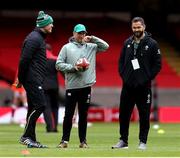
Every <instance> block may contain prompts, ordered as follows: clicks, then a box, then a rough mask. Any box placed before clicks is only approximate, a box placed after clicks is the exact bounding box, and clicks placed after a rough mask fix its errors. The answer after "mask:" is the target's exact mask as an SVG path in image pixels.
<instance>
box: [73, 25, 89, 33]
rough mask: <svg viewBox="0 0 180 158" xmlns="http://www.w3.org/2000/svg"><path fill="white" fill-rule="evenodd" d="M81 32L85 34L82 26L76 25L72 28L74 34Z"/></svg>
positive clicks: (84, 28)
mask: <svg viewBox="0 0 180 158" xmlns="http://www.w3.org/2000/svg"><path fill="white" fill-rule="evenodd" d="M82 31H84V32H87V31H86V27H85V26H84V25H83V24H77V25H76V26H75V27H74V32H82Z"/></svg>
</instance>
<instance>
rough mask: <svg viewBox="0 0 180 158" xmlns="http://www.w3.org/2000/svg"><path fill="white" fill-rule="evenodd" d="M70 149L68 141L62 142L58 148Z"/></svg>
mask: <svg viewBox="0 0 180 158" xmlns="http://www.w3.org/2000/svg"><path fill="white" fill-rule="evenodd" d="M67 147H68V141H64V140H62V141H61V142H60V144H59V145H58V146H57V148H67Z"/></svg>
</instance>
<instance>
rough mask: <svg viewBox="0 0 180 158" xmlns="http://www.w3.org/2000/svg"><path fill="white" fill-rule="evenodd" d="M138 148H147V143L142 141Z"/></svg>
mask: <svg viewBox="0 0 180 158" xmlns="http://www.w3.org/2000/svg"><path fill="white" fill-rule="evenodd" d="M138 149H140V150H146V144H145V143H143V142H140V143H139V146H138Z"/></svg>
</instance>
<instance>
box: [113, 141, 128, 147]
mask: <svg viewBox="0 0 180 158" xmlns="http://www.w3.org/2000/svg"><path fill="white" fill-rule="evenodd" d="M118 148H121V149H128V144H127V143H125V142H124V141H123V140H120V141H119V142H118V143H117V144H116V145H114V146H112V149H118Z"/></svg>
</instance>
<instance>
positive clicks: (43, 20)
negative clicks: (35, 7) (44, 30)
mask: <svg viewBox="0 0 180 158" xmlns="http://www.w3.org/2000/svg"><path fill="white" fill-rule="evenodd" d="M52 23H53V18H52V17H51V16H50V15H48V14H45V13H44V11H39V14H38V17H37V20H36V26H37V27H45V26H47V25H49V24H52Z"/></svg>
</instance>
